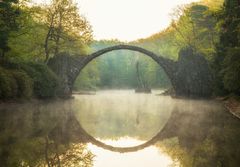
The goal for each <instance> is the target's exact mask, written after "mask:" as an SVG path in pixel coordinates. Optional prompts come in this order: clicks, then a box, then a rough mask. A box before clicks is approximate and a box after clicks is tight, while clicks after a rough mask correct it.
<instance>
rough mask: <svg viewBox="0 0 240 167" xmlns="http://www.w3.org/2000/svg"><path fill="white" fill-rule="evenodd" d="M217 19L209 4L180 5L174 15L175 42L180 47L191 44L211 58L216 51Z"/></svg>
mask: <svg viewBox="0 0 240 167" xmlns="http://www.w3.org/2000/svg"><path fill="white" fill-rule="evenodd" d="M216 23H217V20H216V19H215V17H214V16H213V14H212V12H211V10H210V9H209V7H208V6H205V5H202V4H191V5H190V6H189V5H188V6H183V7H179V8H177V9H176V10H175V13H174V15H173V21H172V27H173V28H174V29H175V31H176V32H175V38H176V40H175V42H176V43H177V44H178V46H179V47H180V48H183V47H186V46H191V47H193V48H195V49H196V50H198V51H199V52H202V53H204V54H205V55H207V58H209V59H211V57H212V56H213V54H214V53H215V44H216V42H217V37H218V34H217V31H216V29H215V27H216Z"/></svg>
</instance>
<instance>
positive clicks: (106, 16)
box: [33, 0, 199, 41]
mask: <svg viewBox="0 0 240 167" xmlns="http://www.w3.org/2000/svg"><path fill="white" fill-rule="evenodd" d="M33 1H35V2H46V1H49V0H33ZM75 1H76V2H77V3H78V5H79V8H80V13H81V14H82V15H84V16H85V17H86V18H87V20H88V21H89V22H90V24H91V25H92V28H93V34H94V39H97V40H100V39H119V40H121V41H132V40H136V39H139V38H146V37H148V36H150V35H152V34H154V33H157V32H159V31H161V30H163V29H165V28H167V27H168V25H169V24H170V22H171V17H170V15H169V14H170V13H171V12H172V11H173V9H174V8H176V7H177V6H178V5H182V4H188V3H191V2H196V1H199V0H75Z"/></svg>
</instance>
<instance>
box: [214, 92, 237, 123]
mask: <svg viewBox="0 0 240 167" xmlns="http://www.w3.org/2000/svg"><path fill="white" fill-rule="evenodd" d="M217 99H218V100H220V101H222V102H223V104H224V106H225V107H226V108H227V109H228V111H229V112H230V113H232V114H233V115H234V116H236V117H237V118H239V119H240V97H239V96H234V95H230V96H227V97H221V98H217Z"/></svg>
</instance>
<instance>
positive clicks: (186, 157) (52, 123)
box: [0, 101, 240, 167]
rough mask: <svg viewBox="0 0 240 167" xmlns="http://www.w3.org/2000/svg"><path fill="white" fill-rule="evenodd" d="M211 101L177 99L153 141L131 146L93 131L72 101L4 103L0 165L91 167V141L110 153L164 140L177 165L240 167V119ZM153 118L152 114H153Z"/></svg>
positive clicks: (0, 118)
mask: <svg viewBox="0 0 240 167" xmlns="http://www.w3.org/2000/svg"><path fill="white" fill-rule="evenodd" d="M210 104H211V105H210ZM210 104H208V103H206V102H198V101H192V102H188V103H185V102H183V103H182V102H181V101H178V103H176V104H174V106H175V107H174V109H173V111H172V113H171V116H170V117H169V119H168V121H167V123H166V124H165V125H164V128H162V129H161V130H160V132H159V133H158V134H157V135H156V136H154V137H153V138H152V140H150V141H148V142H146V143H143V144H142V145H139V146H136V147H128V148H121V147H119V148H117V147H112V146H109V145H106V144H104V143H101V142H99V141H97V140H96V139H95V138H93V137H92V136H90V135H88V134H87V133H86V131H85V130H84V129H83V128H82V127H81V124H80V122H79V120H77V118H76V116H75V114H73V112H71V111H72V110H73V109H72V104H71V103H69V102H63V101H60V102H54V103H46V102H43V104H39V102H38V103H35V102H34V103H33V104H29V105H20V104H19V105H10V106H6V107H2V106H1V107H0V166H4V167H8V166H10V167H11V166H13V167H15V166H23V167H24V166H39V167H40V166H48V167H54V166H57V167H59V166H74V167H77V166H86V167H88V166H92V160H93V158H94V155H93V154H92V153H91V152H90V151H89V150H88V149H87V148H86V143H87V142H92V143H93V144H95V145H98V146H100V147H103V148H105V149H108V150H111V151H116V152H132V151H137V150H140V149H143V148H145V147H147V146H150V145H151V144H154V143H156V142H158V141H160V140H161V142H158V143H157V144H156V145H157V146H158V147H160V148H161V150H164V151H165V152H166V153H167V154H169V155H170V156H171V157H172V158H173V159H174V160H175V161H176V164H175V165H179V163H180V166H183V167H190V166H193V167H208V166H209V167H215V166H216V167H218V166H219V167H220V166H226V167H238V166H239V164H240V147H239V138H240V133H239V132H240V121H239V120H238V119H236V118H234V117H233V116H232V115H231V114H229V113H228V112H226V111H224V110H223V109H222V108H221V107H219V106H218V104H214V103H210ZM132 118H133V120H134V119H135V118H134V117H132ZM149 118H151V119H152V118H153V117H152V116H151V114H150V116H149ZM146 119H148V118H146ZM151 119H150V120H151ZM108 123H109V122H108ZM108 125H109V124H108ZM128 132H131V131H130V130H129V131H128ZM144 132H145V131H144V130H143V131H141V133H144ZM104 134H105V133H104Z"/></svg>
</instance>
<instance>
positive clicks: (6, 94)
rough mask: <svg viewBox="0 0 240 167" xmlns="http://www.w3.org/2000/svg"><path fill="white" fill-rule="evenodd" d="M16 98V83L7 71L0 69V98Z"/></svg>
mask: <svg viewBox="0 0 240 167" xmlns="http://www.w3.org/2000/svg"><path fill="white" fill-rule="evenodd" d="M16 96H17V83H16V80H15V79H14V77H13V76H12V73H11V72H10V71H9V70H5V69H3V68H0V98H1V99H5V98H14V97H16Z"/></svg>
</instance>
